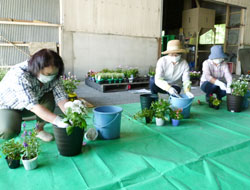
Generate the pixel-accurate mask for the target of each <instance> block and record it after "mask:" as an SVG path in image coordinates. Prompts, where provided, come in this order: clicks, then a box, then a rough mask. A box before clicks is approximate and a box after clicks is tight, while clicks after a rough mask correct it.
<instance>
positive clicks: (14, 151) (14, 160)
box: [0, 139, 22, 169]
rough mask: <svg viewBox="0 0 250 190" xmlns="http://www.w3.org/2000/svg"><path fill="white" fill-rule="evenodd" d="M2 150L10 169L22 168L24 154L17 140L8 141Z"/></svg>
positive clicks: (0, 148) (1, 147)
mask: <svg viewBox="0 0 250 190" xmlns="http://www.w3.org/2000/svg"><path fill="white" fill-rule="evenodd" d="M0 150H1V151H2V153H3V154H4V155H5V159H6V161H7V164H8V166H9V168H10V169H15V168H18V167H19V166H20V159H21V154H22V145H21V143H19V142H17V141H15V139H11V140H8V141H6V142H4V143H3V144H2V145H1V146H0Z"/></svg>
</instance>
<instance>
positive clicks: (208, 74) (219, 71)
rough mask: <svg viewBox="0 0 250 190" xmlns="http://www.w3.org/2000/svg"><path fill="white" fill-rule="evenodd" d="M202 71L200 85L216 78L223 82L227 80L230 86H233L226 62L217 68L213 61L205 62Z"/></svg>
mask: <svg viewBox="0 0 250 190" xmlns="http://www.w3.org/2000/svg"><path fill="white" fill-rule="evenodd" d="M202 71H203V73H202V76H201V84H200V85H202V84H203V83H204V82H205V81H210V80H211V78H216V79H219V80H221V81H224V78H225V79H226V82H227V85H228V86H230V84H232V74H231V73H230V72H229V69H228V65H227V64H226V63H225V62H223V63H221V64H219V65H218V66H216V65H215V64H214V63H213V61H212V60H210V59H208V60H206V61H204V62H203V66H202Z"/></svg>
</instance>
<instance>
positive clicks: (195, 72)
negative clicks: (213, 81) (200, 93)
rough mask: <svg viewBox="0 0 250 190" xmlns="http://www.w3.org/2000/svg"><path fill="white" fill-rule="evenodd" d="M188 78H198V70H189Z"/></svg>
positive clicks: (199, 74)
mask: <svg viewBox="0 0 250 190" xmlns="http://www.w3.org/2000/svg"><path fill="white" fill-rule="evenodd" d="M189 76H190V79H191V80H192V79H199V78H200V77H201V72H200V71H190V72H189Z"/></svg>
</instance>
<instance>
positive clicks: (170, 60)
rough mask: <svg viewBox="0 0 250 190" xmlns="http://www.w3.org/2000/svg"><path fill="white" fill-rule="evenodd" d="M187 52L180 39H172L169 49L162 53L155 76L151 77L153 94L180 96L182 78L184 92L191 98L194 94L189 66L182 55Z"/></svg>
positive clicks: (168, 45)
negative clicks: (191, 90)
mask: <svg viewBox="0 0 250 190" xmlns="http://www.w3.org/2000/svg"><path fill="white" fill-rule="evenodd" d="M183 53H186V51H185V49H183V48H182V46H181V42H180V41H179V40H171V41H169V42H168V44H167V50H166V51H164V52H162V54H167V56H163V57H161V58H160V59H159V60H158V62H157V65H156V72H155V77H154V78H151V79H150V90H151V93H152V94H157V93H168V94H170V95H172V96H177V97H179V94H180V92H181V87H180V85H181V80H182V83H183V88H184V92H185V93H186V95H187V96H188V97H189V98H193V97H194V95H193V94H192V93H191V92H190V89H191V82H190V78H189V66H188V63H187V61H186V60H185V59H183V58H182V57H181V55H182V54H183Z"/></svg>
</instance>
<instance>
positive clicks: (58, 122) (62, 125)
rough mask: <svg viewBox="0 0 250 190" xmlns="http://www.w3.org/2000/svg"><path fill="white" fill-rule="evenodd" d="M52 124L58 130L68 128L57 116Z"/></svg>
mask: <svg viewBox="0 0 250 190" xmlns="http://www.w3.org/2000/svg"><path fill="white" fill-rule="evenodd" d="M52 124H54V125H56V126H57V127H59V128H67V127H68V126H69V125H68V124H67V123H64V122H63V119H62V118H61V117H59V116H56V118H55V120H54V121H53V122H52Z"/></svg>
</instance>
